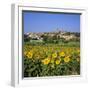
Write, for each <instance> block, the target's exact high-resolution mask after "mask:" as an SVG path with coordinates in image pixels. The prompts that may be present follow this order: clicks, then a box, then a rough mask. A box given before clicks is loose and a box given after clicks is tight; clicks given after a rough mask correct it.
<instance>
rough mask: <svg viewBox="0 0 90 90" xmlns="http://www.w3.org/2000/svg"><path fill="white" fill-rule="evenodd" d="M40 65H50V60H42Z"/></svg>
mask: <svg viewBox="0 0 90 90" xmlns="http://www.w3.org/2000/svg"><path fill="white" fill-rule="evenodd" d="M42 63H43V64H44V65H47V64H49V63H50V59H49V58H46V59H44V60H43V61H42Z"/></svg>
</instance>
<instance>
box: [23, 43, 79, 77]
mask: <svg viewBox="0 0 90 90" xmlns="http://www.w3.org/2000/svg"><path fill="white" fill-rule="evenodd" d="M79 74H80V48H79V47H67V46H61V45H59V44H55V45H54V44H47V45H28V44H25V45H24V77H43V76H59V75H79Z"/></svg>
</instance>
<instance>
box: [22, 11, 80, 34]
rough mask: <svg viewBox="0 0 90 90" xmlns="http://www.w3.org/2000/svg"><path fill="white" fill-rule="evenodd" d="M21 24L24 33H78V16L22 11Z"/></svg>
mask: <svg viewBox="0 0 90 90" xmlns="http://www.w3.org/2000/svg"><path fill="white" fill-rule="evenodd" d="M23 24H24V26H23V27H24V33H30V32H31V33H43V32H55V31H58V30H59V31H64V32H65V31H66V32H78V33H80V14H71V13H67V14H66V13H49V12H36V11H35V12H33V11H29V12H28V11H23Z"/></svg>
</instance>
